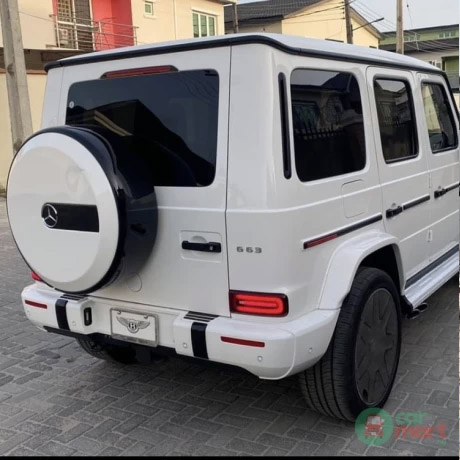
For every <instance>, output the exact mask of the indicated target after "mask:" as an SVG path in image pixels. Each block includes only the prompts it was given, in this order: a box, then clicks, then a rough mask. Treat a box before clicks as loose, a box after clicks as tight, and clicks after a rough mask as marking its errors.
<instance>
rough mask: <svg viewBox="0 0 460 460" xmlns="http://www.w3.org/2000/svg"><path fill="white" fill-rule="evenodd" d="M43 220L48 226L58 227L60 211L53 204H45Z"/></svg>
mask: <svg viewBox="0 0 460 460" xmlns="http://www.w3.org/2000/svg"><path fill="white" fill-rule="evenodd" d="M42 218H43V222H45V225H46V226H47V227H48V228H54V227H56V225H57V223H58V212H57V210H56V208H55V207H54V206H53V205H52V204H45V206H43V209H42Z"/></svg>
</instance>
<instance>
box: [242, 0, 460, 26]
mask: <svg viewBox="0 0 460 460" xmlns="http://www.w3.org/2000/svg"><path fill="white" fill-rule="evenodd" d="M252 1H254V0H239V3H249V2H252ZM284 1H286V2H289V1H290V0H284ZM353 3H354V5H353V6H354V7H355V8H356V9H357V10H358V11H359V12H360V13H361V14H363V15H365V16H366V18H371V20H372V19H377V18H380V17H384V18H385V21H382V22H379V23H376V24H375V26H376V27H377V28H379V29H380V30H381V31H384V32H389V31H393V30H395V29H396V26H395V23H396V0H355V1H354V2H353ZM404 3H405V8H404V28H405V29H413V28H420V27H430V26H438V25H447V24H455V23H457V24H458V20H459V0H404ZM407 5H409V7H407Z"/></svg>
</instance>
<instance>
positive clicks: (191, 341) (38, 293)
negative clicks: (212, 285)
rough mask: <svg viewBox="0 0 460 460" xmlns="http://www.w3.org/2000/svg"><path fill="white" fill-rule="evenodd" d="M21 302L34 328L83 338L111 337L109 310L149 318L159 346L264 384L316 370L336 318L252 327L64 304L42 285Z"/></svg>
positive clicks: (126, 306)
mask: <svg viewBox="0 0 460 460" xmlns="http://www.w3.org/2000/svg"><path fill="white" fill-rule="evenodd" d="M22 301H23V305H24V310H25V313H26V315H27V317H28V318H29V320H30V321H32V322H33V323H34V324H35V325H37V326H38V327H40V328H52V329H53V330H58V331H62V332H63V333H66V332H67V333H68V332H71V333H75V334H82V335H91V334H102V335H106V336H111V335H112V331H111V316H110V315H111V313H110V311H111V310H112V309H114V308H120V309H122V310H123V311H127V312H133V313H145V314H149V315H152V314H154V315H155V316H156V317H157V319H158V345H159V346H162V347H168V348H173V349H175V351H176V353H178V354H180V355H185V356H189V357H194V358H201V359H208V360H210V361H213V362H217V363H224V364H229V365H232V366H238V367H241V368H243V369H246V370H247V371H249V372H251V373H252V374H254V375H256V376H258V377H260V378H263V379H281V378H284V377H287V376H289V375H292V374H296V373H297V372H300V371H302V370H304V369H306V368H308V367H310V366H312V365H313V364H315V363H316V362H317V361H318V360H319V359H320V358H321V357H322V356H323V354H324V353H325V352H326V350H327V347H328V345H329V342H330V340H331V338H332V335H333V332H334V328H335V324H336V322H337V318H338V315H339V311H338V310H315V311H313V312H311V313H309V314H307V315H305V316H303V317H301V318H297V319H296V320H292V321H283V322H281V320H280V322H276V324H275V323H267V322H255V321H254V318H251V321H247V320H245V318H244V317H242V315H239V316H238V317H237V318H235V317H233V318H230V317H214V316H212V315H200V314H191V313H190V312H185V311H178V310H170V309H167V308H159V307H152V306H145V305H137V304H132V303H128V302H115V301H108V300H105V299H97V298H91V297H90V298H88V297H86V298H77V297H73V298H72V297H70V298H69V297H67V298H63V296H62V294H61V293H59V292H57V291H55V290H52V289H50V288H48V287H47V286H44V285H42V284H41V283H35V284H34V285H32V286H29V287H27V288H25V289H24V291H23V292H22ZM26 301H29V302H34V303H37V304H41V305H42V307H37V306H32V305H29V304H27V303H26ZM44 306H46V308H44ZM88 310H90V314H89V315H88ZM89 317H90V319H91V323H90V324H88V322H89V321H88V318H89ZM222 337H229V338H231V339H243V340H246V341H252V342H258V346H253V345H254V344H253V345H241V344H235V343H228V342H224V341H222ZM261 344H263V346H262V345H261Z"/></svg>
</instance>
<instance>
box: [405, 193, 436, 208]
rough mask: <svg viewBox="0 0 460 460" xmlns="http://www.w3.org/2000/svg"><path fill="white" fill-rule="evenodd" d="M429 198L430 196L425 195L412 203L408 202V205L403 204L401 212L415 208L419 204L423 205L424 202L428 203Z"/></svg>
mask: <svg viewBox="0 0 460 460" xmlns="http://www.w3.org/2000/svg"><path fill="white" fill-rule="evenodd" d="M430 199H431V197H430V195H425V196H422V197H421V198H417V199H416V200H414V201H409V202H408V203H405V204H403V206H402V207H403V210H404V211H406V210H407V209H410V208H414V207H415V206H418V205H419V204H422V203H425V202H426V201H430Z"/></svg>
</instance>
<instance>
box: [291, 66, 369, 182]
mask: <svg viewBox="0 0 460 460" xmlns="http://www.w3.org/2000/svg"><path fill="white" fill-rule="evenodd" d="M291 99H292V123H293V128H294V149H295V163H296V170H297V175H298V177H299V179H300V180H301V181H302V182H310V181H314V180H319V179H325V178H328V177H334V176H340V175H343V174H349V173H352V172H355V171H360V170H362V169H363V168H364V166H365V165H366V145H365V136H364V120H363V110H362V105H361V93H360V90H359V85H358V81H357V80H356V78H355V77H354V76H353V75H352V74H350V73H345V72H330V71H323V70H306V69H298V70H294V72H293V73H292V78H291Z"/></svg>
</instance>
